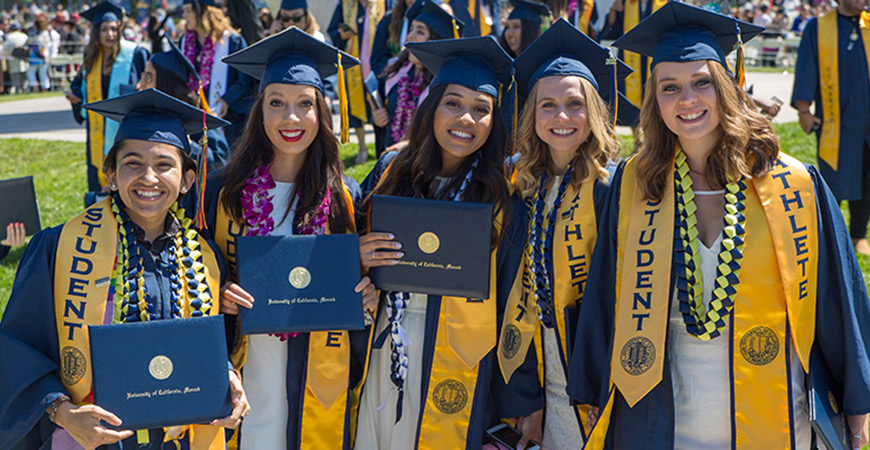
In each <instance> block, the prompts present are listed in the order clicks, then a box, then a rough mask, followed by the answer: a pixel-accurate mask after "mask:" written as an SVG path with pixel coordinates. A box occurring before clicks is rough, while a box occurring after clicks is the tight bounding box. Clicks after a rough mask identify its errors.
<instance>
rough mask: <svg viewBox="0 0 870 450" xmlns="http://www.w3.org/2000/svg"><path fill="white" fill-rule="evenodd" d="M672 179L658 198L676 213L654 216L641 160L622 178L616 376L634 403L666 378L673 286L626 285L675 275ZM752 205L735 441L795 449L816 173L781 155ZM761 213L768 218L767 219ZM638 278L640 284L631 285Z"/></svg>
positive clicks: (813, 267) (811, 327) (812, 300)
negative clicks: (793, 389) (792, 370)
mask: <svg viewBox="0 0 870 450" xmlns="http://www.w3.org/2000/svg"><path fill="white" fill-rule="evenodd" d="M672 177H673V175H671V176H670V178H669V181H668V182H667V183H668V184H667V185H666V186H667V190H666V193H665V197H664V199H665V200H663V201H662V202H659V206H660V207H662V208H663V209H664V203H667V204H669V205H670V212H667V211H664V210H663V211H661V213H657V214H655V216H653V217H650V216H652V213H649V214H647V213H646V212H647V210H648V209H649V203H650V202H647V201H644V200H643V199H642V194H641V191H640V189H639V188H636V187H635V185H636V173H635V165H634V164H632V162H631V161H630V162H629V163H628V164H627V165H626V168H625V171H624V175H623V185H622V193H621V198H620V211H621V212H623V211H624V212H625V214H620V217H619V230H620V231H619V241H618V242H619V243H618V255H617V256H618V258H617V273H619V274H621V276H618V277H617V305H616V330H615V333H614V336H615V337H614V347H613V355H612V359H611V377H612V383H613V384H614V385H615V386H616V388H617V389H619V390H620V392H621V393H622V394H623V396H624V397H625V399H626V401H627V402H628V404H629V406H633V405H634V404H636V403H637V402H638V401H639V400H640V399H641V398H643V396H644V395H645V394H646V393H648V392H649V391H650V390H652V388H654V387H655V386H656V385H657V384H658V382H659V381H661V370H662V367H663V359H664V345H665V333H666V330H667V322H668V317H669V313H668V303H669V302H668V300H669V299H667V298H666V297H665V295H666V294H668V293H669V288H670V286H669V283H661V282H660V283H658V286H656V287H655V290H653V288H652V286H650V287H649V288H647V292H652V294H651V296H648V295H647V294H646V293H644V292H629V293H625V292H622V291H621V288H622V287H623V286H635V288H637V286H638V285H641V284H642V285H643V287H646V286H647V283H646V281H647V280H649V281H650V282H651V281H652V280H671V276H670V275H671V274H670V264H671V258H670V257H667V258H661V257H659V253H658V251H657V247H658V245H659V243H666V244H668V247H670V246H671V245H672V243H673V232H674V229H673V227H674V224H673V219H672V218H673V203H674V201H673V198H674V197H673V195H674V193H673V178H672ZM629 195H631V197H629ZM745 206H746V210H745V213H744V214H745V215H746V217H747V220H746V234H745V239H746V245H745V247H744V258H743V266H744V267H743V269H742V270H741V272H740V278H741V280H740V284H739V285H738V287H737V295H736V297H735V301H734V305H735V306H734V310H733V312H732V314H733V319H732V323H731V325H732V326H733V327H734V328H733V330H732V335H733V339H734V341H733V344H732V348H733V351H734V354H733V357H732V364H733V365H732V368H731V371H732V374H733V379H734V384H733V386H732V392H731V394H732V397H733V401H734V411H735V412H734V423H735V436H734V439H735V441H734V442H735V445H736V446H737V447H747V448H748V447H753V448H788V447H789V446H790V439H791V437H790V430H791V426H790V418H789V410H790V407H791V405H790V402H789V397H788V396H789V392H788V389H789V386H788V370H789V367H788V364H786V362H787V361H788V360H787V355H786V354H785V352H786V350H787V348H788V346H787V345H786V339H788V338H789V337H791V338H792V341H793V342H794V344H795V350H796V352H797V354H798V358H799V359H800V362H801V364H802V367H803V369H804V372H807V371H808V368H809V366H808V363H809V352H810V348H811V347H812V343H813V340H814V338H815V311H816V277H817V271H818V255H817V252H816V251H815V249H816V248H817V247H818V223H817V218H816V202H815V193H814V187H813V183H812V179H811V178H810V176H809V173H808V172H807V170H806V168H805V167H804V166H803V164H801V163H800V162H799V161H797V160H795V159H794V158H792V157H790V156H788V155H785V154H783V153H780V154H779V159H778V160H777V161H776V164H775V166H774V168H773V170H772V171H771V172H770V173H768V174H767V175H766V176H764V177H761V178H755V179H752V183H749V184H748V185H747V189H746V203H745ZM662 213H665V214H664V216H662V217H663V219H662V220H661V221H658V220H657V216H658V215H659V214H662ZM762 217H764V218H765V219H766V220H761V218H762ZM636 222H642V224H643V225H647V224H652V225H653V226H651V227H649V228H645V229H644V228H642V227H637V226H636ZM639 228H641V229H639ZM653 229H654V230H656V234H655V237H654V236H653V235H652V230H653ZM656 237H657V238H656ZM643 243H647V244H648V247H647V248H648V249H650V250H653V251H652V253H643V251H644V250H645V249H644V248H640V247H639V245H638V244H643ZM623 249H626V250H625V251H624V250H623ZM667 254H668V255H669V254H670V250H669V251H668V252H667ZM644 255H647V256H644ZM626 263H627V264H628V267H625V264H626ZM639 269H649V270H650V273H651V274H652V273H654V274H652V275H651V276H650V277H649V278H647V273H645V272H643V271H642V270H639ZM634 281H637V283H636V284H629V283H632V282H634ZM650 284H651V283H650ZM636 290H637V289H635V291H636ZM629 291H631V290H629ZM638 294H639V295H638ZM629 305H631V306H632V308H631V309H629V308H628V306H629ZM639 306H640V307H642V308H643V309H644V311H643V313H644V314H649V315H648V316H643V318H642V319H640V317H641V316H640V315H639V314H638V312H636V311H637V310H638V309H639V308H638V307H639ZM787 330H790V331H791V335H790V336H788V335H786V333H787ZM650 369H652V370H650ZM650 372H657V373H654V374H652V375H650V374H649V373H650ZM612 399H613V394H612V390H611V396H610V400H612ZM610 400H609V401H608V404H607V405H605V408H604V411H603V413H602V416H601V421H600V423H599V424H598V425H596V427H595V429H594V430H593V435H592V437H591V438H590V445H591V446H590V448H601V445H603V442H604V436H606V433H607V426H608V423H609V420H610V417H609V414H610V411H611V408H612V404H611V403H612V402H611V401H610ZM759 444H761V445H759Z"/></svg>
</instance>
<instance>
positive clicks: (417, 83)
mask: <svg viewBox="0 0 870 450" xmlns="http://www.w3.org/2000/svg"><path fill="white" fill-rule="evenodd" d="M409 64H410V63H409ZM411 80H413V81H411ZM396 89H397V90H396V97H397V101H396V113H395V115H394V116H393V122H392V123H390V136H391V137H392V138H393V142H399V141H401V140H402V138H404V137H405V133H406V132H407V131H408V125H409V124H410V123H411V116H413V115H414V110H415V109H417V99H418V98H420V93H421V92H422V91H423V71H422V70H421V71H420V72H419V73H418V74H417V75H414V69H413V68H412V69H411V70H410V71H408V73H407V75H406V76H404V77H402V79H401V80H399V83H398V84H397V85H396Z"/></svg>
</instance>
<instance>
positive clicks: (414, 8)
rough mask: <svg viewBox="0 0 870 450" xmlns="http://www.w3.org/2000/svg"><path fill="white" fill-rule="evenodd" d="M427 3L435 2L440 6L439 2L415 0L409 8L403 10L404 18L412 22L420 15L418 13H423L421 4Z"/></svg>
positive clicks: (435, 0)
mask: <svg viewBox="0 0 870 450" xmlns="http://www.w3.org/2000/svg"><path fill="white" fill-rule="evenodd" d="M428 2H435V3H438V4H440V3H441V0H416V1H414V4H413V5H411V7H410V8H408V9H407V10H405V18H406V19H408V20H414V19H415V18H416V17H417V16H419V15H420V13H422V12H423V3H428Z"/></svg>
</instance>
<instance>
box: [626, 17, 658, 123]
mask: <svg viewBox="0 0 870 450" xmlns="http://www.w3.org/2000/svg"><path fill="white" fill-rule="evenodd" d="M645 1H646V0H626V2H625V7H624V9H623V16H622V32H623V33H627V32H628V31H629V30H631V29H632V28H634V27H635V26H636V25H637V24H638V22H640V2H645ZM667 2H668V0H653V4H652V8H653V10H652V11H650V12H649V13H650V14H652V13H653V12H655V11H656V10H657V9H659V8H661V7H662V6H664V5H665V3H667ZM623 56H624V58H623V60H624V61H625V63H626V64H628V66H629V67H631V68H632V69H634V72H632V73H631V74H630V75H628V76H627V77H625V96H626V97H628V100H629V101H631V103H633V104H635V105H638V106H640V104H641V102H642V100H643V83H644V81H646V80H643V79H641V65H642V64H643V61H644V58H642V57H641V56H640V54H638V53H634V52H630V51H627V50H625V51H623ZM651 61H652V60H651V59H650V58H646V73H647V76H649V71H650V68H649V65H650V62H651Z"/></svg>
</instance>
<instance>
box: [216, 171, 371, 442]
mask: <svg viewBox="0 0 870 450" xmlns="http://www.w3.org/2000/svg"><path fill="white" fill-rule="evenodd" d="M344 194H345V201H346V203H347V205H348V208H350V211H349V214H350V216H351V217H353V214H354V213H353V199H352V198H351V196H350V193H349V192H348V191H347V188H345V190H344ZM220 205H221V200H220V198H218V208H217V217H216V219H215V227H216V228H217V229H216V230H215V242H217V244H218V246H219V247H220V248H221V251H222V252H223V254H224V257H225V258H226V260H227V265H228V266H229V268H230V277H231V279H233V280H238V266H237V265H236V264H237V263H236V249H237V248H238V247H237V245H238V237H239V236H244V235H245V229H244V227H242V226H241V225H240V224H238V223H236V222H235V221H233V220H232V219H231V218H230V216H229V215H228V214H227V213H226V211H224V208H223V207H222V206H220ZM326 232H327V234H329V229H328V227H327V231H326ZM242 288H244V286H242ZM308 335H309V336H308V364H306V375H305V393H304V394H303V395H304V397H303V400H302V417H303V419H302V427H301V429H300V436H301V437H300V442H301V444H300V445H301V446H302V448H309V447H311V448H341V447H342V445H343V443H344V430H345V415H346V414H345V413H346V411H347V407H348V402H347V396H348V394H349V392H348V391H352V392H350V393H351V394H353V393H354V392H353V389H351V388H348V385H347V384H348V381H349V379H350V378H349V377H350V338H349V335H348V332H347V331H346V330H341V331H315V332H310V333H308ZM247 343H248V338H247V336H240V337H239V345H237V346H236V348H234V349H233V351H232V361H233V365H234V366H235V367H236V368H237V369H241V368H242V367H243V366H244V365H245V362H246V360H247ZM354 398H356V397H354ZM338 400H340V401H338Z"/></svg>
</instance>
